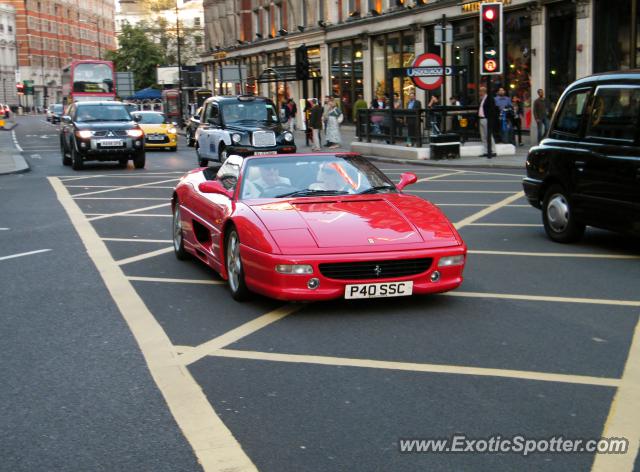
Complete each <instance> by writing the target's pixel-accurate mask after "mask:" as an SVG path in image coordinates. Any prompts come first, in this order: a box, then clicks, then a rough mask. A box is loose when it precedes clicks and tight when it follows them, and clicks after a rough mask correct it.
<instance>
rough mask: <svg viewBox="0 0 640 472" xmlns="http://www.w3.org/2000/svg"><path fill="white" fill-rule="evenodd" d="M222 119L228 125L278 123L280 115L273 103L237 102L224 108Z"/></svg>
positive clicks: (259, 101) (258, 101)
mask: <svg viewBox="0 0 640 472" xmlns="http://www.w3.org/2000/svg"><path fill="white" fill-rule="evenodd" d="M222 118H223V119H224V121H225V123H226V124H232V123H247V122H256V121H257V122H260V123H277V122H278V114H277V113H276V109H275V107H274V106H273V103H271V101H265V100H255V101H237V102H229V103H225V104H224V105H223V106H222Z"/></svg>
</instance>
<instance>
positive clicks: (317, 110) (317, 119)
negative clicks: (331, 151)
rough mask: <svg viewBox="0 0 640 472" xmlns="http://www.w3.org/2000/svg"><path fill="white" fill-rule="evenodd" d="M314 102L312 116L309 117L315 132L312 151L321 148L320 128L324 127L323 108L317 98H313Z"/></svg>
mask: <svg viewBox="0 0 640 472" xmlns="http://www.w3.org/2000/svg"><path fill="white" fill-rule="evenodd" d="M311 100H312V102H313V108H311V117H310V118H309V126H310V127H311V132H312V134H313V146H312V147H311V150H312V151H319V150H320V130H321V129H322V112H323V109H322V107H321V106H320V104H319V103H318V99H317V98H312V99H311Z"/></svg>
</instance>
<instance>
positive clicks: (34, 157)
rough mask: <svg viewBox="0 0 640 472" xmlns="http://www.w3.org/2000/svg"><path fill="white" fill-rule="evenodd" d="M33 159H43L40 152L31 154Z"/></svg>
mask: <svg viewBox="0 0 640 472" xmlns="http://www.w3.org/2000/svg"><path fill="white" fill-rule="evenodd" d="M29 157H31V159H42V156H40V154H31V156H29Z"/></svg>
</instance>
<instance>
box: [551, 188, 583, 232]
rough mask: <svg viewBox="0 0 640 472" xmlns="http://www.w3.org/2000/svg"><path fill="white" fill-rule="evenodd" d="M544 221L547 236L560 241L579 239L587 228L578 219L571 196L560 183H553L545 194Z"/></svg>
mask: <svg viewBox="0 0 640 472" xmlns="http://www.w3.org/2000/svg"><path fill="white" fill-rule="evenodd" d="M542 222H543V224H544V230H545V232H546V233H547V236H549V238H550V239H552V240H553V241H556V242H558V243H571V242H575V241H578V240H579V239H580V238H581V237H582V235H583V234H584V230H585V225H584V224H582V223H580V222H579V221H576V218H575V216H574V214H573V209H572V208H571V204H570V202H569V197H568V196H567V195H566V192H565V190H564V189H563V188H562V187H561V186H560V185H552V186H551V187H549V190H547V192H546V194H545V197H544V202H543V204H542Z"/></svg>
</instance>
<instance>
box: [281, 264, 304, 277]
mask: <svg viewBox="0 0 640 472" xmlns="http://www.w3.org/2000/svg"><path fill="white" fill-rule="evenodd" d="M276 272H278V273H280V274H293V275H303V274H313V267H311V266H310V265H308V264H278V265H277V266H276Z"/></svg>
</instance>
